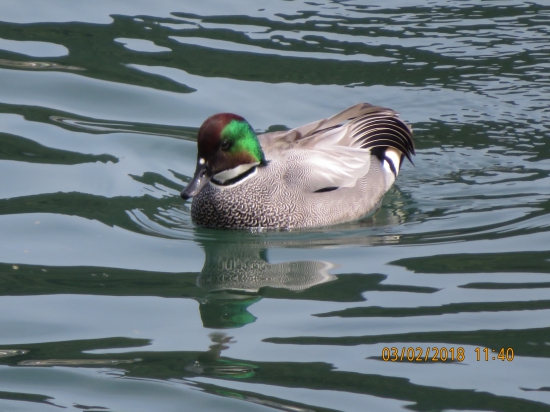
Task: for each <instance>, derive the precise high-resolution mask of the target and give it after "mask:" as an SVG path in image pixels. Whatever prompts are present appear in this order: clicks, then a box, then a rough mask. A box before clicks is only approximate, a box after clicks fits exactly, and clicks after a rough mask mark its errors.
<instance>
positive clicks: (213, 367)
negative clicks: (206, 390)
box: [185, 332, 258, 379]
mask: <svg viewBox="0 0 550 412" xmlns="http://www.w3.org/2000/svg"><path fill="white" fill-rule="evenodd" d="M210 339H211V340H212V343H213V344H212V345H210V348H209V349H208V350H207V351H206V352H203V353H201V354H200V355H199V356H198V357H197V360H195V361H194V362H193V363H190V364H189V365H187V366H186V367H185V370H186V371H188V372H191V373H195V374H197V375H206V376H215V377H222V378H237V379H243V378H250V377H251V376H254V371H255V370H256V369H258V367H257V366H256V365H252V364H248V363H242V362H235V361H230V360H225V359H221V353H222V351H223V350H225V349H228V348H229V344H230V343H235V341H232V340H231V339H233V338H232V337H231V336H227V335H226V334H225V333H219V332H218V333H211V334H210Z"/></svg>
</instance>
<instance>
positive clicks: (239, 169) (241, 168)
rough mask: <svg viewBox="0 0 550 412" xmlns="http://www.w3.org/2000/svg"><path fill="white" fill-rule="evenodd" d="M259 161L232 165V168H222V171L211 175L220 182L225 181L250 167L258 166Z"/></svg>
mask: <svg viewBox="0 0 550 412" xmlns="http://www.w3.org/2000/svg"><path fill="white" fill-rule="evenodd" d="M258 165H259V163H258V162H256V163H247V164H244V165H239V166H237V167H234V168H233V169H229V170H224V171H223V172H220V173H218V174H216V175H214V176H213V180H215V181H216V182H220V183H222V184H223V183H225V182H226V181H228V180H231V179H234V178H236V177H238V176H240V175H242V174H243V173H246V172H247V171H249V170H250V169H251V168H253V167H256V166H258Z"/></svg>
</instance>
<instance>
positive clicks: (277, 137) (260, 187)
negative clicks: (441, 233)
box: [181, 103, 414, 229]
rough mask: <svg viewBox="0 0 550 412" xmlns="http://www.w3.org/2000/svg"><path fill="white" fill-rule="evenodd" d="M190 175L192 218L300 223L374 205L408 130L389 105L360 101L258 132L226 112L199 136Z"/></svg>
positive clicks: (361, 212) (203, 222)
mask: <svg viewBox="0 0 550 412" xmlns="http://www.w3.org/2000/svg"><path fill="white" fill-rule="evenodd" d="M197 145H198V155H197V166H196V170H195V175H194V176H193V179H192V180H191V182H190V183H189V185H188V186H187V187H186V188H185V189H184V190H183V191H182V192H181V197H182V198H183V199H185V200H187V199H189V198H191V197H193V202H192V204H191V218H192V220H193V222H194V223H195V224H197V225H199V226H203V227H211V228H235V229H236V228H280V229H290V228H301V227H312V226H324V225H331V224H336V223H342V222H347V221H351V220H355V219H359V218H361V217H363V216H365V215H367V214H369V213H370V212H373V211H375V210H376V209H377V208H378V206H379V204H380V203H381V200H382V197H383V196H384V194H385V193H386V192H387V191H388V189H389V188H390V187H391V185H392V184H393V183H394V181H395V179H396V177H397V175H398V173H399V169H400V168H401V165H402V163H403V159H404V158H405V157H406V158H407V159H409V161H411V162H412V160H411V155H413V154H414V144H413V141H412V130H411V128H410V127H409V126H408V125H407V124H405V123H404V122H403V121H402V120H400V119H399V118H398V117H397V113H396V112H394V111H393V110H391V109H386V108H383V107H379V106H373V105H370V104H368V103H360V104H357V105H355V106H352V107H350V108H348V109H346V110H344V111H342V112H340V113H338V114H336V115H334V116H332V117H329V118H328V119H323V120H318V121H315V122H313V123H309V124H307V125H305V126H301V127H297V128H295V129H292V130H287V131H277V132H271V133H264V134H260V135H256V133H255V132H254V130H253V129H252V127H251V126H250V124H249V123H248V122H247V121H246V120H245V119H244V118H243V117H241V116H238V115H236V114H232V113H219V114H215V115H213V116H211V117H209V118H208V119H206V120H205V122H204V123H203V124H202V126H201V127H200V129H199V134H198V137H197Z"/></svg>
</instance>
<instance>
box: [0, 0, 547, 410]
mask: <svg viewBox="0 0 550 412" xmlns="http://www.w3.org/2000/svg"><path fill="white" fill-rule="evenodd" d="M380 4H381V3H380V2H373V1H362V2H361V1H356V2H352V1H345V2H337V1H333V2H325V1H319V2H305V1H256V2H246V1H204V2H191V1H189V2H176V1H170V0H166V1H164V0H161V1H155V2H152V1H150V2H146V1H132V2H130V1H128V2H127V1H106V0H105V1H103V0H101V1H99V0H98V1H79V2H71V1H68V0H40V1H39V0H26V1H25V2H20V1H17V2H16V1H12V0H4V1H3V2H0V175H1V178H0V233H1V236H0V411H25V412H26V411H32V412H34V411H56V410H59V407H61V408H65V409H66V410H75V411H76V410H86V411H96V412H99V411H158V410H162V411H197V410H200V411H227V410H235V411H237V410H238V411H266V410H283V411H346V412H348V411H350V412H351V411H401V410H407V409H408V410H417V411H426V412H427V411H456V410H467V411H506V412H508V411H549V410H550V372H549V371H550V230H549V228H550V223H549V222H550V214H549V213H550V176H549V171H550V150H549V147H550V142H549V138H550V130H549V124H550V109H549V107H550V4H549V3H548V2H546V1H542V0H539V1H533V2H529V3H523V2H520V1H515V0H510V1H496V0H494V1H493V0H488V1H480V0H477V1H460V2H459V1H456V2H453V1H449V2H448V1H441V0H434V1H431V2H420V1H416V0H415V1H404V0H402V1H399V0H395V1H393V0H392V1H386V2H383V3H382V5H380ZM358 102H369V103H373V104H377V105H382V106H386V107H390V108H392V109H394V110H396V111H398V112H399V113H400V114H401V117H402V118H403V119H404V120H406V121H407V122H408V123H410V124H412V127H413V129H414V132H415V144H416V148H417V155H416V156H415V158H414V163H415V165H414V166H412V165H410V164H405V166H404V168H403V170H402V172H401V173H400V175H399V178H398V180H397V182H396V185H395V186H394V187H393V188H392V189H391V190H390V192H389V193H388V194H387V196H386V198H385V201H384V203H383V205H382V208H381V210H380V211H379V212H378V213H377V214H375V215H374V216H372V217H369V218H365V219H362V220H361V221H358V222H352V223H348V224H343V225H338V226H334V227H327V228H318V229H311V230H299V231H291V232H262V233H247V232H234V231H218V230H206V229H201V228H198V227H195V226H194V225H193V223H192V222H191V219H190V211H189V207H190V204H189V203H186V202H183V201H182V199H181V198H180V197H179V191H180V190H181V189H182V188H183V187H184V186H185V185H186V184H187V183H188V182H189V180H190V177H191V176H192V174H193V171H194V167H195V163H196V144H195V139H196V133H197V130H198V127H199V126H200V124H201V123H202V121H203V120H204V119H206V118H207V117H208V116H210V115H211V114H213V113H216V112H222V111H230V112H235V113H238V114H240V115H242V116H244V117H245V118H246V119H247V120H248V121H249V122H250V123H251V124H252V126H253V127H254V128H255V129H256V130H257V131H258V132H262V131H265V130H274V129H275V130H276V129H280V128H282V127H285V128H286V127H288V128H290V127H295V126H299V125H302V124H305V123H308V122H310V121H313V120H317V119H321V118H324V117H327V116H330V115H332V114H335V113H337V112H339V111H340V110H342V109H344V108H346V107H348V106H351V105H353V104H356V103H358ZM385 348H388V349H387V350H385ZM392 348H396V349H395V352H396V353H397V355H395V357H394V355H393V354H392V353H393V349H392ZM409 348H411V349H410V350H409ZM502 348H504V352H502V353H503V354H504V355H501V356H500V357H501V358H503V359H499V352H500V350H501V349H502ZM428 349H430V354H429V355H428V356H426V355H427V351H428ZM443 349H444V350H445V351H443ZM493 350H494V352H493ZM411 351H412V352H411ZM420 351H422V355H420ZM413 352H414V353H413ZM435 352H439V354H440V355H443V353H444V352H445V353H446V354H447V355H446V356H447V361H445V362H442V361H441V359H440V357H439V358H438V357H436V358H435V359H434V358H433V355H434V353H435ZM512 352H513V359H511V358H512V356H511V355H512ZM411 353H413V354H414V356H409V357H410V359H411V361H409V360H407V356H408V355H410V354H411ZM459 353H460V356H458V354H459ZM389 354H391V356H390V358H397V361H391V360H387V361H385V360H384V358H386V359H387V358H388V356H387V355H389ZM506 356H508V358H506ZM486 357H487V359H488V360H485V359H486ZM493 357H494V358H495V359H494V360H493ZM417 358H418V361H417V360H416V359H417ZM451 358H453V359H451ZM401 359H402V360H401ZM478 359H479V360H478Z"/></svg>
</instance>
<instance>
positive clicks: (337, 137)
mask: <svg viewBox="0 0 550 412" xmlns="http://www.w3.org/2000/svg"><path fill="white" fill-rule="evenodd" d="M258 137H259V139H260V142H261V144H262V147H263V148H264V150H266V151H269V150H289V149H291V148H298V147H299V148H303V149H313V150H315V149H323V148H330V147H332V148H334V147H335V146H343V147H355V148H362V149H373V148H377V147H381V148H384V147H386V148H387V147H393V148H395V149H397V150H399V151H400V152H401V153H402V154H404V155H405V156H406V157H407V159H409V160H411V155H413V154H414V143H413V140H412V131H411V128H410V127H409V126H408V125H407V124H406V123H405V122H403V121H402V120H401V119H399V118H398V115H397V113H396V112H395V111H393V110H391V109H387V108H384V107H380V106H373V105H371V104H368V103H359V104H356V105H355V106H352V107H350V108H348V109H346V110H344V111H342V112H340V113H337V114H335V115H334V116H332V117H329V118H327V119H322V120H318V121H315V122H312V123H309V124H306V125H304V126H300V127H297V128H295V129H291V130H286V131H280V132H272V133H265V134H263V135H260V136H258ZM411 161H412V160H411Z"/></svg>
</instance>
